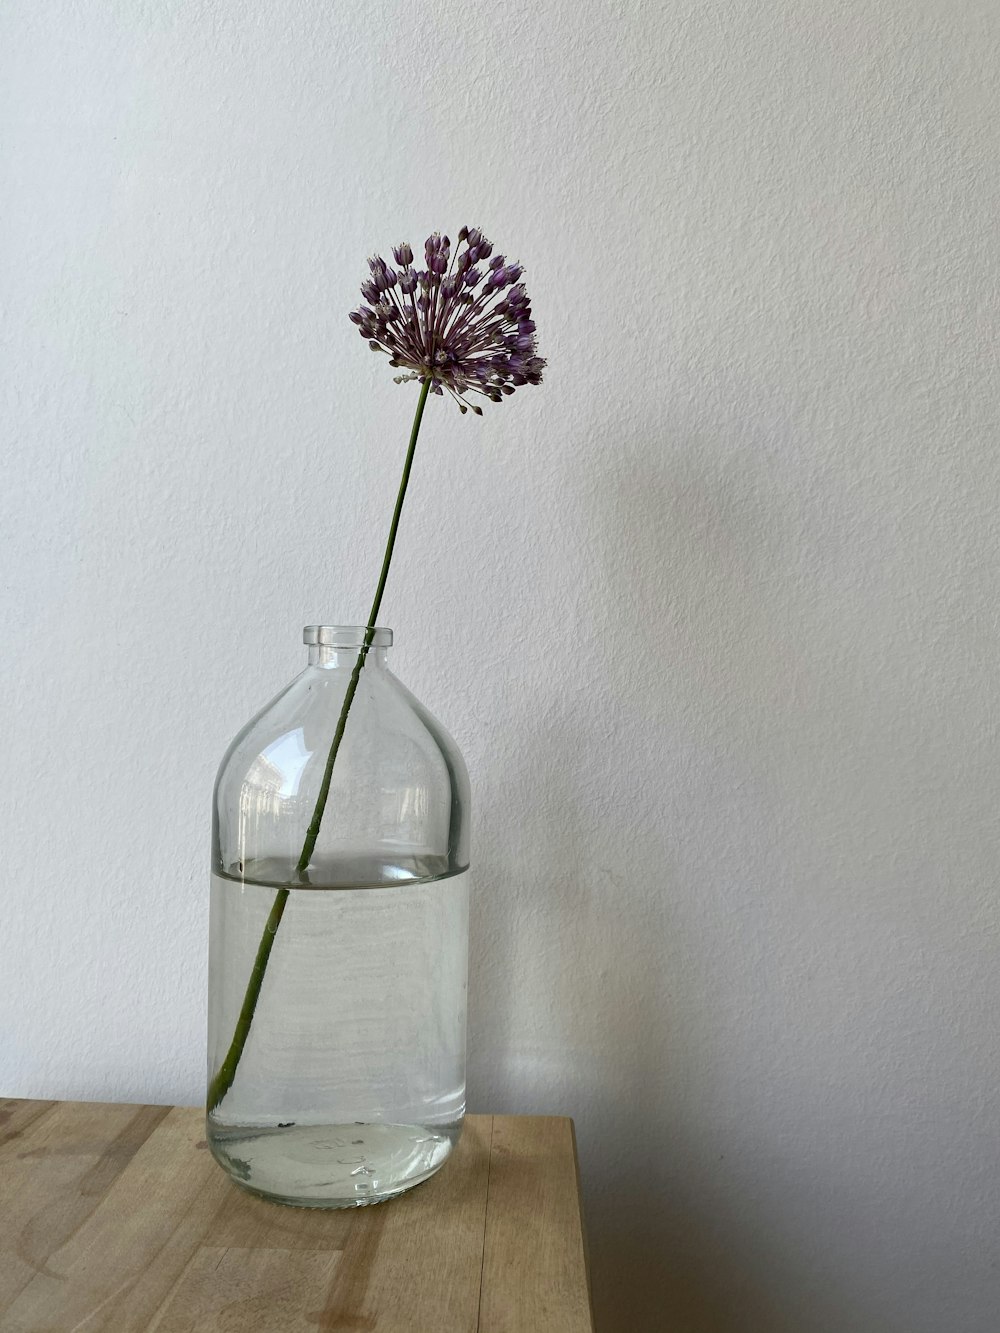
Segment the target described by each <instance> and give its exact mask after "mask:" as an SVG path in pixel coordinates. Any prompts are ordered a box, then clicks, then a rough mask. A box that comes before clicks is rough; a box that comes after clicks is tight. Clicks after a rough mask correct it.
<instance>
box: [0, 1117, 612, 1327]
mask: <svg viewBox="0 0 1000 1333" xmlns="http://www.w3.org/2000/svg"><path fill="white" fill-rule="evenodd" d="M0 1329H2V1330H3V1331H4V1333H96V1331H97V1330H113V1333H132V1331H133V1330H145V1329H152V1330H156V1333H181V1330H185V1331H186V1330H198V1333H209V1331H212V1333H244V1331H245V1330H253V1329H260V1330H265V1331H266V1333H297V1331H298V1330H302V1333H317V1330H319V1331H320V1333H325V1331H327V1330H329V1331H330V1333H334V1331H339V1333H477V1330H478V1333H591V1330H592V1323H591V1315H590V1302H589V1297H588V1289H587V1271H586V1261H585V1257H584V1238H583V1227H582V1223H581V1217H580V1205H579V1196H578V1185H577V1167H576V1149H575V1143H574V1138H573V1122H572V1121H571V1120H564V1119H558V1118H555V1117H536V1116H500V1115H498V1116H491V1115H474V1116H469V1118H468V1119H467V1120H466V1124H465V1130H464V1132H463V1134H462V1139H461V1142H460V1143H459V1145H458V1148H457V1149H456V1150H455V1153H454V1156H453V1157H452V1158H451V1160H450V1161H449V1162H448V1163H447V1165H446V1166H445V1167H444V1168H443V1169H442V1170H441V1171H440V1172H439V1173H438V1174H437V1175H436V1176H434V1177H432V1178H431V1179H430V1180H429V1181H427V1182H426V1183H425V1184H423V1185H419V1186H418V1187H417V1188H416V1189H414V1190H411V1191H410V1192H409V1193H408V1194H404V1195H402V1196H401V1197H400V1198H398V1199H394V1200H392V1201H391V1202H389V1203H383V1204H379V1205H377V1206H374V1207H369V1208H357V1209H348V1210H346V1211H338V1212H322V1211H317V1210H312V1209H306V1208H285V1207H282V1206H280V1205H278V1204H272V1203H265V1202H264V1201H263V1200H261V1199H257V1198H255V1197H254V1196H252V1195H250V1194H247V1193H245V1192H244V1191H243V1190H241V1189H239V1188H238V1187H237V1186H235V1185H234V1184H232V1182H231V1181H230V1180H229V1179H228V1178H227V1177H226V1176H225V1175H224V1173H223V1172H222V1171H221V1170H220V1169H219V1167H218V1166H216V1164H215V1163H214V1162H213V1161H212V1158H211V1156H210V1155H209V1153H208V1151H207V1150H206V1146H205V1139H204V1120H203V1115H202V1113H201V1112H200V1111H198V1110H195V1109H193V1108H185V1107H170V1106H122V1105H106V1104H103V1103H87V1102H39V1101H13V1100H0Z"/></svg>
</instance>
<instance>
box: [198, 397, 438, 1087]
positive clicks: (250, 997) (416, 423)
mask: <svg viewBox="0 0 1000 1333" xmlns="http://www.w3.org/2000/svg"><path fill="white" fill-rule="evenodd" d="M430 387H431V382H430V380H429V379H425V380H424V381H423V383H422V384H421V386H420V397H419V398H418V399H417V410H416V413H415V414H414V417H413V428H412V430H411V431H410V444H409V448H408V449H407V451H406V462H405V463H404V464H403V476H402V478H401V480H400V483H399V493H398V495H397V496H396V508H395V509H394V511H393V515H392V523H391V525H390V527H389V539H388V541H387V542H386V545H385V555H384V556H383V557H382V572H381V574H380V575H379V581H378V587H377V588H376V590H375V600H374V601H373V602H372V609H371V611H370V612H369V614H368V624H367V625H366V626H365V637H364V642H363V643H362V645H361V650H360V652H359V653H358V660H357V661H356V662H355V664H354V670H353V671H352V672H351V679H350V682H349V684H348V686H347V692H346V694H345V695H344V702H343V704H342V705H341V708H340V717H339V718H338V720H337V730H336V731H335V732H334V734H333V740H332V742H331V744H330V753H329V754H328V755H327V760H326V768H325V769H324V771H323V781H322V783H321V784H320V789H319V795H318V797H317V798H316V808H315V809H314V810H313V816H312V819H311V820H310V821H309V829H308V831H307V833H306V840H305V842H304V843H303V844H302V852H301V855H300V856H299V859H298V863H297V865H296V867H295V869H296V872H297V873H298V874H299V875H302V874H304V872H305V871H306V869H307V868H308V866H309V862H310V860H311V859H312V854H313V850H314V849H315V847H316V839H317V838H318V837H319V830H320V825H321V824H322V822H323V813H324V811H325V810H326V803H327V799H328V798H329V795H330V782H331V779H332V778H333V766H334V764H335V763H336V761H337V752H338V751H339V749H340V743H341V741H342V740H343V739H344V729H345V727H346V726H347V715H348V713H349V712H350V711H351V704H352V703H353V702H354V696H355V695H356V694H357V692H358V682H359V681H360V679H361V672H362V669H363V667H364V665H365V658H366V657H367V656H368V650H369V649H370V648H371V645H372V639H373V638H374V637H375V623H376V621H377V619H378V613H379V607H380V606H381V605H382V594H383V593H384V592H385V585H386V580H387V579H388V577H389V564H390V562H391V560H392V550H393V547H394V546H395V544H396V533H397V531H398V529H399V516H400V514H401V513H402V512H403V500H404V499H405V497H406V487H407V484H408V483H409V480H410V469H411V468H412V467H413V455H414V452H415V450H416V447H417V436H418V435H419V433H420V422H421V419H422V418H423V415H424V407H425V405H426V403H427V395H428V393H429V392H430ZM287 902H288V889H279V890H278V892H277V893H276V894H275V897H274V903H273V904H272V906H271V911H270V914H269V915H268V918H267V922H266V924H265V926H264V933H263V934H262V935H261V937H260V943H259V944H258V945H257V955H256V957H255V958H254V961H253V967H252V968H251V969H250V979H249V981H248V982H247V989H246V994H245V995H244V996H243V1004H242V1005H241V1006H240V1015H239V1018H238V1019H237V1020H236V1028H235V1031H234V1032H233V1039H232V1041H231V1042H230V1044H229V1050H228V1051H227V1052H226V1057H225V1059H224V1060H223V1061H222V1064H221V1065H220V1066H219V1069H218V1072H217V1073H216V1075H215V1077H214V1078H213V1079H212V1082H211V1083H210V1084H209V1088H208V1110H209V1111H210V1112H211V1111H214V1110H215V1108H216V1107H217V1106H218V1105H219V1103H220V1102H221V1101H222V1099H223V1097H225V1095H226V1093H227V1092H228V1091H229V1089H230V1088H231V1087H232V1086H233V1079H234V1078H235V1077H236V1070H237V1067H238V1066H239V1063H240V1059H241V1057H242V1055H243V1048H244V1047H245V1046H246V1043H247V1037H248V1036H249V1035H250V1027H251V1024H252V1023H253V1016H254V1011H255V1010H256V1008H257V1001H258V999H259V998H260V988H261V986H262V985H263V984H264V973H265V972H266V971H267V963H268V959H269V958H270V956H271V949H272V948H273V947H274V939H275V936H276V935H277V933H278V927H279V926H280V925H281V918H282V916H283V915H284V911H285V905H286V904H287Z"/></svg>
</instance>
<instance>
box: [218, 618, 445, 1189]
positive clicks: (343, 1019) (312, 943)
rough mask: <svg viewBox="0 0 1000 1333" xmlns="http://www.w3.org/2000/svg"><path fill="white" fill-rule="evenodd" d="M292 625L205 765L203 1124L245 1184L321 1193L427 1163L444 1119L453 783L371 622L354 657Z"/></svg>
mask: <svg viewBox="0 0 1000 1333" xmlns="http://www.w3.org/2000/svg"><path fill="white" fill-rule="evenodd" d="M304 639H305V642H306V643H307V644H308V645H309V663H308V666H307V667H306V668H305V670H304V671H303V672H302V673H301V674H300V675H299V676H297V677H296V678H295V679H294V680H293V681H292V683H291V684H290V685H289V686H288V687H287V688H286V689H285V690H284V691H282V693H281V694H279V695H278V697H277V698H276V699H274V700H273V701H272V702H271V703H270V704H268V706H267V707H266V708H265V709H264V710H263V712H261V713H259V714H258V715H257V717H255V718H254V719H253V720H252V721H251V722H249V723H248V724H247V726H246V727H244V729H243V730H242V731H241V732H240V734H239V735H238V736H237V737H236V739H235V740H234V741H233V743H232V745H231V746H230V748H229V750H228V752H227V753H226V756H225V758H224V759H223V761H222V766H221V768H220V770H219V776H218V780H217V782H216V788H215V802H214V820H213V838H212V889H211V927H210V954H209V1015H208V1027H209V1033H208V1074H209V1097H208V1108H209V1109H208V1132H207V1138H208V1144H209V1147H210V1149H211V1151H212V1154H213V1155H214V1157H215V1159H216V1161H217V1162H219V1164H220V1165H221V1166H222V1167H223V1168H224V1169H225V1170H226V1171H228V1172H229V1174H230V1175H231V1176H232V1177H233V1179H234V1180H236V1181H238V1182H239V1183H240V1184H241V1185H243V1186H245V1187H247V1188H248V1189H251V1190H253V1191H254V1192H256V1193H258V1194H262V1195H265V1196H267V1197H268V1198H271V1199H275V1200H278V1201H280V1202H284V1203H292V1204H300V1205H307V1206H312V1207H326V1208H338V1207H350V1206H356V1205H359V1204H367V1203H374V1202H378V1201H380V1200H383V1199H388V1198H391V1197H392V1196H393V1195H395V1194H399V1193H400V1192H402V1191H403V1190H406V1189H409V1188H410V1187H411V1186H413V1185H416V1184H418V1183H419V1182H420V1181H422V1180H425V1179H426V1178H427V1177H428V1176H430V1175H432V1174H433V1173H434V1172H435V1171H436V1170H438V1168H439V1167H441V1166H442V1165H443V1163H444V1162H445V1161H446V1159H447V1158H448V1156H449V1154H450V1153H451V1150H452V1148H453V1147H454V1145H455V1143H456V1142H457V1140H458V1136H459V1133H460V1131H461V1126H462V1117H463V1115H464V1111H465V1016H466V990H467V965H468V915H469V866H468V863H469V853H468V840H469V783H468V777H467V774H466V771H465V765H464V763H463V762H462V757H461V755H460V754H459V752H458V749H457V747H456V745H455V743H454V741H453V740H452V739H451V738H450V737H449V736H448V734H447V733H446V732H445V731H444V730H443V728H442V727H441V726H440V724H439V723H438V722H436V721H435V719H434V718H433V717H431V715H430V714H429V713H428V712H427V710H426V709H425V708H424V707H423V706H422V705H421V704H420V703H419V702H418V701H417V700H416V699H415V698H414V697H413V696H412V695H411V694H410V693H409V691H408V690H406V689H405V687H404V686H403V685H402V684H401V683H400V681H399V680H397V679H396V677H395V676H394V675H393V674H392V673H391V672H390V671H389V669H388V666H387V664H386V659H387V654H388V650H389V647H390V645H391V643H392V632H391V631H390V630H387V629H378V630H376V631H375V633H374V637H373V639H372V642H371V645H370V647H369V649H368V651H367V654H366V655H364V656H363V665H362V667H361V670H360V672H359V671H358V669H357V668H358V664H359V655H361V654H362V650H363V645H364V639H365V628H364V627H363V626H361V627H357V626H325V625H324V626H317V625H311V626H308V627H307V628H306V630H305V633H304ZM353 676H356V692H355V694H354V697H353V700H352V701H351V703H350V706H349V710H348V712H347V714H346V721H345V720H344V719H343V706H344V701H345V696H346V695H348V694H349V692H350V689H351V681H352V677H353ZM341 722H343V728H342V737H341V739H340V741H339V745H338V746H337V748H336V755H335V760H334V762H333V765H332V768H331V767H330V765H329V760H330V754H331V747H332V746H333V745H334V744H335V737H336V735H337V732H338V724H340V723H341ZM325 781H327V782H328V789H327V792H326V795H325V797H324V795H323V788H324V783H325ZM318 811H319V812H321V818H320V819H319V824H318V833H316V836H315V845H314V846H313V847H312V848H311V850H310V851H309V852H308V858H307V860H308V863H307V864H306V865H305V867H304V868H302V869H300V868H299V867H300V866H301V864H302V861H303V850H304V848H306V849H308V847H309V832H310V825H312V826H313V831H314V832H315V828H316V823H315V821H316V818H317V812H318Z"/></svg>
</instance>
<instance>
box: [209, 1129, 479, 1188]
mask: <svg viewBox="0 0 1000 1333" xmlns="http://www.w3.org/2000/svg"><path fill="white" fill-rule="evenodd" d="M460 1133H461V1122H459V1123H458V1124H455V1125H447V1126H441V1125H435V1126H433V1127H428V1126H426V1125H386V1124H364V1123H358V1122H355V1123H352V1124H347V1125H299V1124H292V1125H279V1126H264V1127H262V1126H253V1125H229V1126H220V1125H218V1124H217V1123H214V1122H213V1121H212V1120H211V1118H210V1119H209V1125H208V1143H209V1147H210V1148H211V1151H212V1156H213V1157H214V1158H215V1160H216V1161H217V1162H218V1163H219V1165H220V1166H221V1167H222V1168H223V1169H224V1170H225V1171H226V1172H228V1174H229V1175H230V1176H231V1177H232V1178H233V1180H234V1181H235V1182H236V1183H237V1184H238V1185H240V1186H242V1187H243V1188H244V1189H246V1190H249V1191H250V1192H251V1193H252V1194H257V1195H259V1196H260V1197H261V1198H264V1199H268V1200H270V1201H271V1202H272V1203H283V1204H288V1205H291V1206H293V1207H298V1208H362V1207H365V1206H366V1205H368V1204H373V1203H383V1202H385V1200H387V1199H392V1198H395V1197H396V1195H397V1194H402V1193H404V1191H406V1190H408V1189H412V1188H413V1186H414V1185H419V1184H421V1182H422V1181H425V1180H427V1179H428V1178H429V1177H430V1176H432V1175H434V1173H435V1172H436V1171H438V1170H440V1168H441V1167H442V1166H443V1165H444V1163H445V1162H446V1161H447V1159H448V1157H449V1156H450V1155H451V1151H452V1149H453V1148H454V1146H455V1144H456V1143H457V1142H458V1137H459V1134H460Z"/></svg>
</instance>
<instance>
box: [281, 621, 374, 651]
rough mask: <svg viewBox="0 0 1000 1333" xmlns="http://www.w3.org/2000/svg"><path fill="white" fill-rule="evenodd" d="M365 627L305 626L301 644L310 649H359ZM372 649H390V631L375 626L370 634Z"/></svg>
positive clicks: (366, 627)
mask: <svg viewBox="0 0 1000 1333" xmlns="http://www.w3.org/2000/svg"><path fill="white" fill-rule="evenodd" d="M367 631H368V626H367V625H306V626H305V628H304V629H303V631H302V642H303V643H306V644H308V645H309V646H310V647H312V646H313V645H314V644H323V645H324V646H325V647H328V648H361V647H363V646H364V642H365V634H366V633H367ZM372 647H373V648H391V647H392V630H391V629H387V628H386V627H385V626H384V625H376V626H375V631H374V633H373V634H372Z"/></svg>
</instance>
